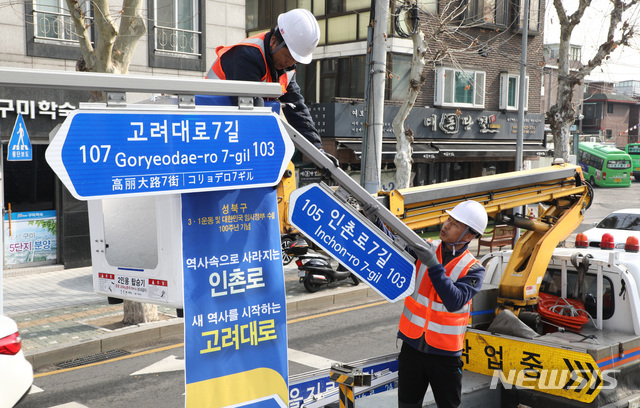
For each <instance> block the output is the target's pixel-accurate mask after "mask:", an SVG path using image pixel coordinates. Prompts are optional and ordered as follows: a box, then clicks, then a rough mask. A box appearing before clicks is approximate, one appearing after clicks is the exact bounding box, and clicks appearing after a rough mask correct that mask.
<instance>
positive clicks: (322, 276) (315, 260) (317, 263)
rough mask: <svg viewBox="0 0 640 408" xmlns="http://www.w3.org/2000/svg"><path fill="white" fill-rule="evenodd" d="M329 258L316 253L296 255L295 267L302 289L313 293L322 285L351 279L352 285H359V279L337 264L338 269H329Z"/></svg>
mask: <svg viewBox="0 0 640 408" xmlns="http://www.w3.org/2000/svg"><path fill="white" fill-rule="evenodd" d="M330 261H331V258H329V257H328V256H325V255H321V254H318V253H311V252H310V253H306V254H304V255H298V259H297V260H296V265H298V277H299V278H300V282H302V283H303V284H304V288H305V289H306V290H307V292H309V293H315V292H317V291H318V289H320V287H321V286H322V285H328V284H330V283H332V282H337V281H341V280H344V279H349V278H350V279H351V280H352V281H353V284H354V285H358V284H360V279H358V277H357V276H356V275H354V274H352V273H351V272H350V271H349V270H347V268H345V267H344V266H342V264H338V268H337V269H336V270H334V269H333V268H332V267H331V263H330Z"/></svg>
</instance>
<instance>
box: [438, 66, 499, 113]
mask: <svg viewBox="0 0 640 408" xmlns="http://www.w3.org/2000/svg"><path fill="white" fill-rule="evenodd" d="M485 77H486V74H485V73H484V72H483V71H461V70H457V69H453V68H444V67H439V68H437V69H436V92H435V105H436V106H445V107H446V106H450V107H468V108H484V89H485Z"/></svg>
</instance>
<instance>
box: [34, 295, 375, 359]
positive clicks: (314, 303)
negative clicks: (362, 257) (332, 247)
mask: <svg viewBox="0 0 640 408" xmlns="http://www.w3.org/2000/svg"><path fill="white" fill-rule="evenodd" d="M376 300H382V297H381V296H380V295H379V294H378V293H377V292H376V291H375V290H373V289H371V288H369V287H368V286H367V285H364V284H361V285H358V286H352V287H345V288H335V289H333V290H332V291H331V292H325V293H313V294H306V295H302V296H298V297H296V298H294V299H291V300H289V301H287V312H288V313H291V312H309V311H312V310H314V309H319V308H320V307H323V308H326V307H331V306H339V305H340V304H343V303H347V302H354V301H367V302H369V301H371V302H373V301H376ZM183 335H184V318H179V317H175V318H172V319H169V320H164V321H159V322H152V323H143V324H140V325H137V326H134V327H124V328H121V329H117V330H114V331H112V332H109V333H104V334H98V335H97V336H96V338H95V339H90V340H81V341H77V342H71V343H67V344H63V345H59V346H51V347H47V348H43V349H39V350H34V351H33V352H32V353H25V357H26V359H27V360H28V361H29V362H30V363H31V365H32V366H33V369H34V370H37V369H40V368H44V367H47V366H51V365H56V364H60V363H62V362H66V361H71V360H75V359H78V358H83V357H87V356H92V355H94V354H101V353H106V352H108V351H112V350H118V349H123V348H127V347H131V346H135V345H137V344H141V343H145V342H150V341H156V340H161V339H167V338H170V337H178V336H183Z"/></svg>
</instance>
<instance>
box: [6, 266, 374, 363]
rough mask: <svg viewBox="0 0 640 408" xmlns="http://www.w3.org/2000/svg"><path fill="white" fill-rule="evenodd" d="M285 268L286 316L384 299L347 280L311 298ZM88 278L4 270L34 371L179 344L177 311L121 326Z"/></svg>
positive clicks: (161, 310)
mask: <svg viewBox="0 0 640 408" xmlns="http://www.w3.org/2000/svg"><path fill="white" fill-rule="evenodd" d="M284 269H285V288H286V298H287V314H288V316H289V317H291V316H296V317H297V316H300V315H305V314H311V313H314V312H315V311H317V310H320V309H323V310H326V309H327V308H331V307H338V306H340V305H346V304H348V303H356V304H362V303H367V302H373V301H378V300H381V299H382V298H381V297H380V295H378V294H377V293H376V292H375V291H374V290H373V289H371V288H369V287H368V286H367V285H366V284H360V285H358V286H354V285H353V284H352V283H351V280H345V281H341V282H336V283H334V284H331V285H329V286H328V287H325V288H321V289H320V290H319V291H318V292H316V293H313V294H311V293H308V292H306V290H305V289H304V287H303V285H302V284H301V283H300V282H299V281H298V274H297V267H296V266H295V263H291V264H290V265H287V266H285V268H284ZM92 279H93V278H92V268H91V267H85V268H76V269H63V267H62V266H61V265H52V266H47V267H37V268H23V269H8V270H5V271H4V280H3V281H4V282H3V286H4V292H3V293H4V302H3V310H4V314H5V315H7V316H10V317H11V318H12V319H14V320H15V321H16V322H17V323H18V327H19V330H20V334H21V336H22V347H23V350H24V352H25V355H26V356H27V359H28V360H29V361H30V362H31V364H32V365H33V367H34V369H35V370H37V369H40V368H44V367H47V366H50V365H54V364H59V363H62V362H68V361H70V360H74V359H79V358H85V357H87V356H92V355H97V354H100V353H106V352H111V351H113V350H118V349H123V348H126V347H130V346H134V345H136V344H142V343H145V342H150V341H156V340H160V339H163V338H168V337H170V336H175V337H176V339H179V341H182V339H181V337H182V336H183V330H184V327H183V322H184V319H183V318H179V317H177V315H176V310H175V309H173V308H168V307H163V306H158V315H159V317H160V320H159V321H157V322H151V323H144V324H140V325H136V326H127V327H123V326H122V324H121V321H122V316H123V314H122V304H117V305H109V304H107V299H106V298H105V297H104V296H101V295H97V294H95V293H94V292H93V283H92V282H93V281H92Z"/></svg>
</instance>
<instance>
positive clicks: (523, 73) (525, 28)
mask: <svg viewBox="0 0 640 408" xmlns="http://www.w3.org/2000/svg"><path fill="white" fill-rule="evenodd" d="M521 13H524V15H523V18H522V19H523V22H522V23H523V24H522V53H521V55H522V57H521V59H522V61H521V62H520V82H519V85H520V87H519V88H520V90H519V92H520V93H519V95H518V137H517V141H516V165H515V169H514V170H515V171H520V170H522V153H523V144H524V97H525V95H524V93H525V85H526V82H527V81H526V77H527V40H528V37H529V0H524V10H521ZM526 208H527V207H526V206H522V208H521V210H520V212H521V214H522V215H523V216H526V215H527V209H526ZM519 239H520V228H516V241H517V240H519Z"/></svg>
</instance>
